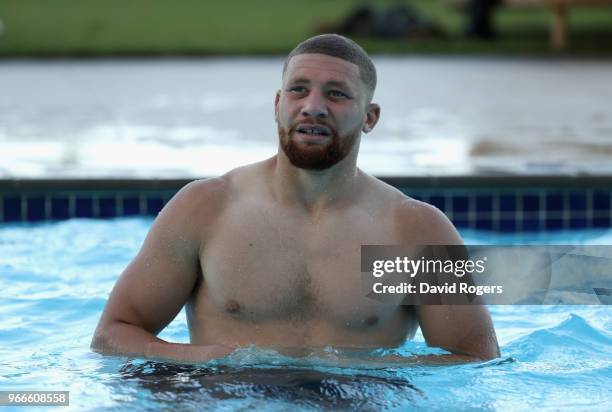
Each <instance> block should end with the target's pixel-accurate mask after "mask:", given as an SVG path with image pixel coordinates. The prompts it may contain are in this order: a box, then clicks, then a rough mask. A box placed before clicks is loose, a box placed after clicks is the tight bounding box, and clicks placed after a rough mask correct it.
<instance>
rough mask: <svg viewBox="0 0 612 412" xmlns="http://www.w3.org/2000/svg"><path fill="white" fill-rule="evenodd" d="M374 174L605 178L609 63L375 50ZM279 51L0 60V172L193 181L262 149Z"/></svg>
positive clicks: (367, 159)
mask: <svg viewBox="0 0 612 412" xmlns="http://www.w3.org/2000/svg"><path fill="white" fill-rule="evenodd" d="M374 59H375V63H376V64H377V67H378V76H379V87H378V89H377V92H376V95H375V101H377V102H378V103H379V104H380V105H381V107H382V117H381V121H380V123H379V124H378V126H377V127H376V129H375V130H374V132H373V133H371V134H369V135H365V136H363V138H362V144H361V153H360V161H359V165H360V166H361V167H362V168H363V169H364V170H366V171H367V172H370V173H372V174H375V175H383V176H458V175H461V176H470V175H570V176H573V175H606V174H612V110H610V100H611V98H612V60H586V61H583V60H580V61H576V60H557V59H554V60H544V59H501V58H464V57H386V56H375V57H374ZM281 68H282V58H253V59H248V58H236V59H227V58H224V59H158V60H148V59H135V60H112V59H110V60H106V59H102V60H44V61H38V60H3V61H0V90H1V93H0V178H3V179H11V178H34V179H41V178H51V179H62V178H63V179H66V178H195V177H201V176H211V175H218V174H221V173H223V172H225V171H227V170H229V169H231V168H233V167H236V166H238V165H242V164H246V163H250V162H254V161H258V160H261V159H264V158H266V157H269V156H272V155H273V154H274V152H275V151H276V142H277V137H276V130H275V125H274V122H273V99H274V93H275V91H276V90H277V89H278V87H279V86H280V74H281Z"/></svg>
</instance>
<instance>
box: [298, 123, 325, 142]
mask: <svg viewBox="0 0 612 412" xmlns="http://www.w3.org/2000/svg"><path fill="white" fill-rule="evenodd" d="M295 132H296V133H299V134H300V135H301V136H300V138H301V139H302V140H304V141H306V142H318V141H322V140H327V138H328V137H330V136H331V130H330V129H329V128H328V127H327V126H322V125H318V124H300V125H298V126H297V127H296V128H295Z"/></svg>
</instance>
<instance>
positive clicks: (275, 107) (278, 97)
mask: <svg viewBox="0 0 612 412" xmlns="http://www.w3.org/2000/svg"><path fill="white" fill-rule="evenodd" d="M280 93H281V91H280V90H277V91H276V97H275V98H274V121H275V122H276V123H278V102H279V101H280Z"/></svg>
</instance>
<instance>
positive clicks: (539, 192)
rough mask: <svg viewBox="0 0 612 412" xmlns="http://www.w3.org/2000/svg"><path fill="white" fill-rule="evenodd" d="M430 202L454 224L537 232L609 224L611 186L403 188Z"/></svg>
mask: <svg viewBox="0 0 612 412" xmlns="http://www.w3.org/2000/svg"><path fill="white" fill-rule="evenodd" d="M404 192H405V193H407V194H409V195H410V196H411V197H413V198H415V199H419V200H422V201H424V202H427V203H430V204H432V205H434V206H436V207H437V208H439V209H440V210H442V211H444V213H445V214H446V215H447V216H448V218H449V219H450V220H451V221H452V222H453V224H454V225H455V226H457V227H458V228H470V229H479V230H490V231H496V232H539V231H554V230H568V229H569V230H571V229H595V228H610V227H611V221H612V220H611V219H612V208H610V204H611V195H612V190H605V189H584V190H577V189H570V190H564V189H559V188H556V189H547V188H542V189H532V188H529V189H527V188H520V189H468V190H443V191H438V190H432V191H428V190H420V191H414V192H410V191H409V190H408V191H406V190H404Z"/></svg>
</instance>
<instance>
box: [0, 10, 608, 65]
mask: <svg viewBox="0 0 612 412" xmlns="http://www.w3.org/2000/svg"><path fill="white" fill-rule="evenodd" d="M380 3H385V2H380V1H379V2H377V4H380ZM386 3H388V1H387V2H386ZM411 3H412V4H413V5H414V6H415V7H416V8H417V9H419V10H420V11H421V12H422V13H423V14H424V15H426V16H428V17H429V18H430V19H431V20H433V21H435V22H436V23H438V24H440V25H441V26H442V27H443V29H444V30H445V31H446V33H448V37H447V38H446V39H427V40H410V39H402V40H392V41H385V40H371V39H357V40H358V41H359V42H360V43H362V44H363V45H364V46H365V47H366V49H367V50H368V51H370V52H382V53H406V52H409V53H485V54H487V53H494V54H557V52H554V51H551V49H550V46H549V42H548V26H549V23H550V14H549V13H548V11H547V10H546V9H507V8H500V9H499V10H498V12H497V14H496V19H495V20H496V23H497V27H498V29H499V33H500V37H499V39H498V40H497V41H473V40H467V39H465V38H464V37H463V36H462V26H463V24H464V16H463V14H462V13H461V11H459V10H456V9H453V8H451V7H450V6H448V5H447V4H446V2H445V1H444V0H412V2H411ZM358 4H360V1H359V0H308V1H301V2H296V1H289V0H285V1H283V0H267V1H264V0H225V1H205V0H2V1H1V2H0V19H1V20H2V21H3V22H4V33H3V34H2V35H1V36H0V56H104V55H218V54H241V55H244V54H278V53H280V54H283V53H286V52H287V51H289V50H290V49H291V48H293V47H294V46H295V44H296V43H297V42H299V41H300V40H302V39H304V38H306V37H308V36H310V35H312V34H314V33H315V28H316V27H317V26H318V25H320V24H322V23H334V22H337V21H339V20H340V19H341V18H342V17H343V16H345V15H346V14H347V13H348V12H349V11H350V10H351V8H352V7H355V6H356V5H358ZM569 27H570V47H569V48H568V50H567V51H566V52H565V53H570V54H596V55H612V7H608V8H594V9H572V11H571V13H570V19H569Z"/></svg>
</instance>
